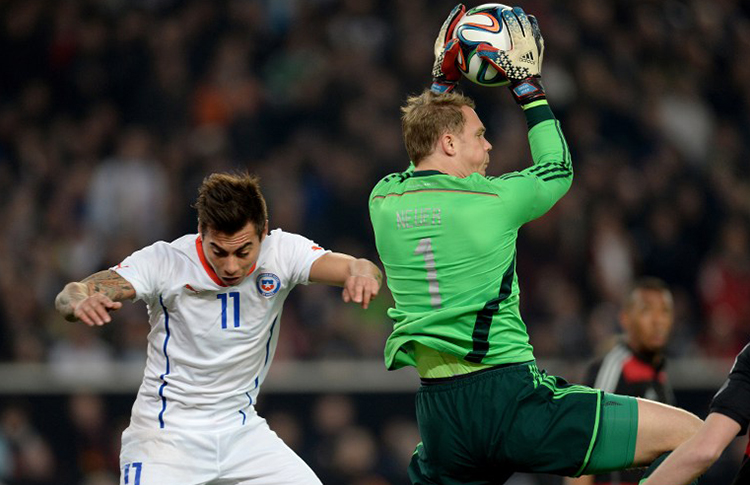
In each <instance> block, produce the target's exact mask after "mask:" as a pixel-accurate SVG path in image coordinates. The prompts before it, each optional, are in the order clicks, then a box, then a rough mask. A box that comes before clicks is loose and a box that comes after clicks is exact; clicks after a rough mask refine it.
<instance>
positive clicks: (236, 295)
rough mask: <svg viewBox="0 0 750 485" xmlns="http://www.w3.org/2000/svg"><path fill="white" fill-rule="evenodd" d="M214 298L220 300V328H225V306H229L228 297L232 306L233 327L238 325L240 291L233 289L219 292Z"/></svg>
mask: <svg viewBox="0 0 750 485" xmlns="http://www.w3.org/2000/svg"><path fill="white" fill-rule="evenodd" d="M216 298H218V299H219V300H221V328H227V307H228V306H229V298H231V299H232V306H233V307H234V328H237V327H239V326H240V292H239V291H233V292H231V293H219V294H218V295H216Z"/></svg>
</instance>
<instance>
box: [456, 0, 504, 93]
mask: <svg viewBox="0 0 750 485" xmlns="http://www.w3.org/2000/svg"><path fill="white" fill-rule="evenodd" d="M505 9H508V10H512V7H509V6H507V5H503V4H502V3H485V4H483V5H480V6H478V7H474V8H472V9H470V10H469V11H467V12H466V14H465V15H464V16H463V17H462V18H461V20H459V21H458V24H456V29H455V31H454V35H455V36H456V37H457V38H458V43H459V46H460V50H459V53H458V56H457V57H456V64H457V66H458V69H459V70H460V71H461V74H463V75H464V77H466V78H467V79H468V80H469V81H472V82H475V83H477V84H480V85H482V86H505V85H507V84H508V83H509V82H510V81H508V79H507V78H506V77H505V76H504V75H503V74H502V73H500V72H498V71H497V69H495V68H494V67H492V65H491V64H490V63H489V62H487V61H485V60H483V59H481V58H480V57H479V56H478V55H477V54H476V48H477V46H478V45H479V44H481V43H486V44H490V45H491V46H492V47H495V48H497V49H500V50H509V49H510V48H511V41H510V35H509V34H508V29H507V27H506V25H505V23H504V22H503V18H502V16H501V15H500V13H501V12H502V11H503V10H505Z"/></svg>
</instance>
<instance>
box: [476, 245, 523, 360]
mask: <svg viewBox="0 0 750 485" xmlns="http://www.w3.org/2000/svg"><path fill="white" fill-rule="evenodd" d="M515 269H516V255H515V254H513V259H512V260H511V262H510V265H509V266H508V269H507V270H505V273H504V274H503V277H502V280H501V281H500V291H499V293H498V295H497V297H496V298H493V299H491V300H489V301H488V302H487V303H485V304H484V307H483V308H482V309H481V310H479V311H478V312H477V318H476V321H475V323H474V331H473V332H472V335H471V339H472V351H471V352H469V353H468V354H467V355H466V357H465V360H467V361H469V362H474V363H477V364H478V363H481V362H482V359H484V357H485V356H486V355H487V352H488V351H489V349H490V342H489V336H490V326H491V325H492V318H493V317H494V316H495V313H496V312H497V310H498V308H499V307H500V302H502V301H504V300H506V299H507V298H508V297H509V296H510V292H511V290H512V289H513V275H514V274H515Z"/></svg>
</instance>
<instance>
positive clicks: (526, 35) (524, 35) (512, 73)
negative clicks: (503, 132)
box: [476, 7, 547, 106]
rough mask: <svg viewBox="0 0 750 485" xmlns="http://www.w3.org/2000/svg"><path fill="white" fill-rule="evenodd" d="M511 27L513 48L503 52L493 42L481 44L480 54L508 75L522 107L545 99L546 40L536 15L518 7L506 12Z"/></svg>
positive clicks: (504, 15) (478, 51)
mask: <svg viewBox="0 0 750 485" xmlns="http://www.w3.org/2000/svg"><path fill="white" fill-rule="evenodd" d="M501 15H502V17H503V21H504V22H505V25H506V27H507V29H508V33H509V35H510V40H511V48H510V49H509V50H507V51H501V50H499V49H497V48H495V47H492V46H491V45H489V44H485V43H482V44H479V46H478V47H477V50H476V52H477V55H478V56H479V57H480V58H482V59H484V60H486V61H487V62H489V63H490V64H491V65H492V66H493V67H494V68H495V69H497V70H498V71H500V72H502V73H503V74H505V77H507V78H508V80H509V81H510V86H509V87H510V91H511V93H512V94H513V97H514V98H515V100H516V102H517V103H518V104H520V105H521V106H523V105H526V104H529V103H531V102H533V101H538V100H540V99H545V98H546V97H547V96H546V94H545V93H544V88H543V87H542V84H541V82H540V81H539V77H540V74H541V71H542V60H543V58H544V39H543V38H542V33H541V32H540V30H539V23H538V22H537V20H536V18H535V17H534V16H533V15H528V16H527V15H526V13H524V11H523V10H522V9H521V8H519V7H515V8H513V9H512V10H504V11H503V12H502V14H501Z"/></svg>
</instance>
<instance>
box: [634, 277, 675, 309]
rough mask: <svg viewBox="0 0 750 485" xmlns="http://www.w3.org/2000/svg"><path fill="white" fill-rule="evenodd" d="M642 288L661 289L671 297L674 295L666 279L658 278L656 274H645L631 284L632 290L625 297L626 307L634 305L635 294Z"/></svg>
mask: <svg viewBox="0 0 750 485" xmlns="http://www.w3.org/2000/svg"><path fill="white" fill-rule="evenodd" d="M640 290H653V291H661V292H662V293H666V294H667V295H669V297H670V298H671V297H672V291H671V290H670V289H669V285H667V283H666V282H665V281H664V280H662V279H660V278H656V277H655V276H643V277H641V278H638V279H637V280H636V281H635V282H634V283H633V284H632V285H631V287H630V291H629V292H628V294H627V296H626V298H625V304H624V307H625V308H630V307H632V306H633V302H634V301H635V294H636V292H637V291H640Z"/></svg>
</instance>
